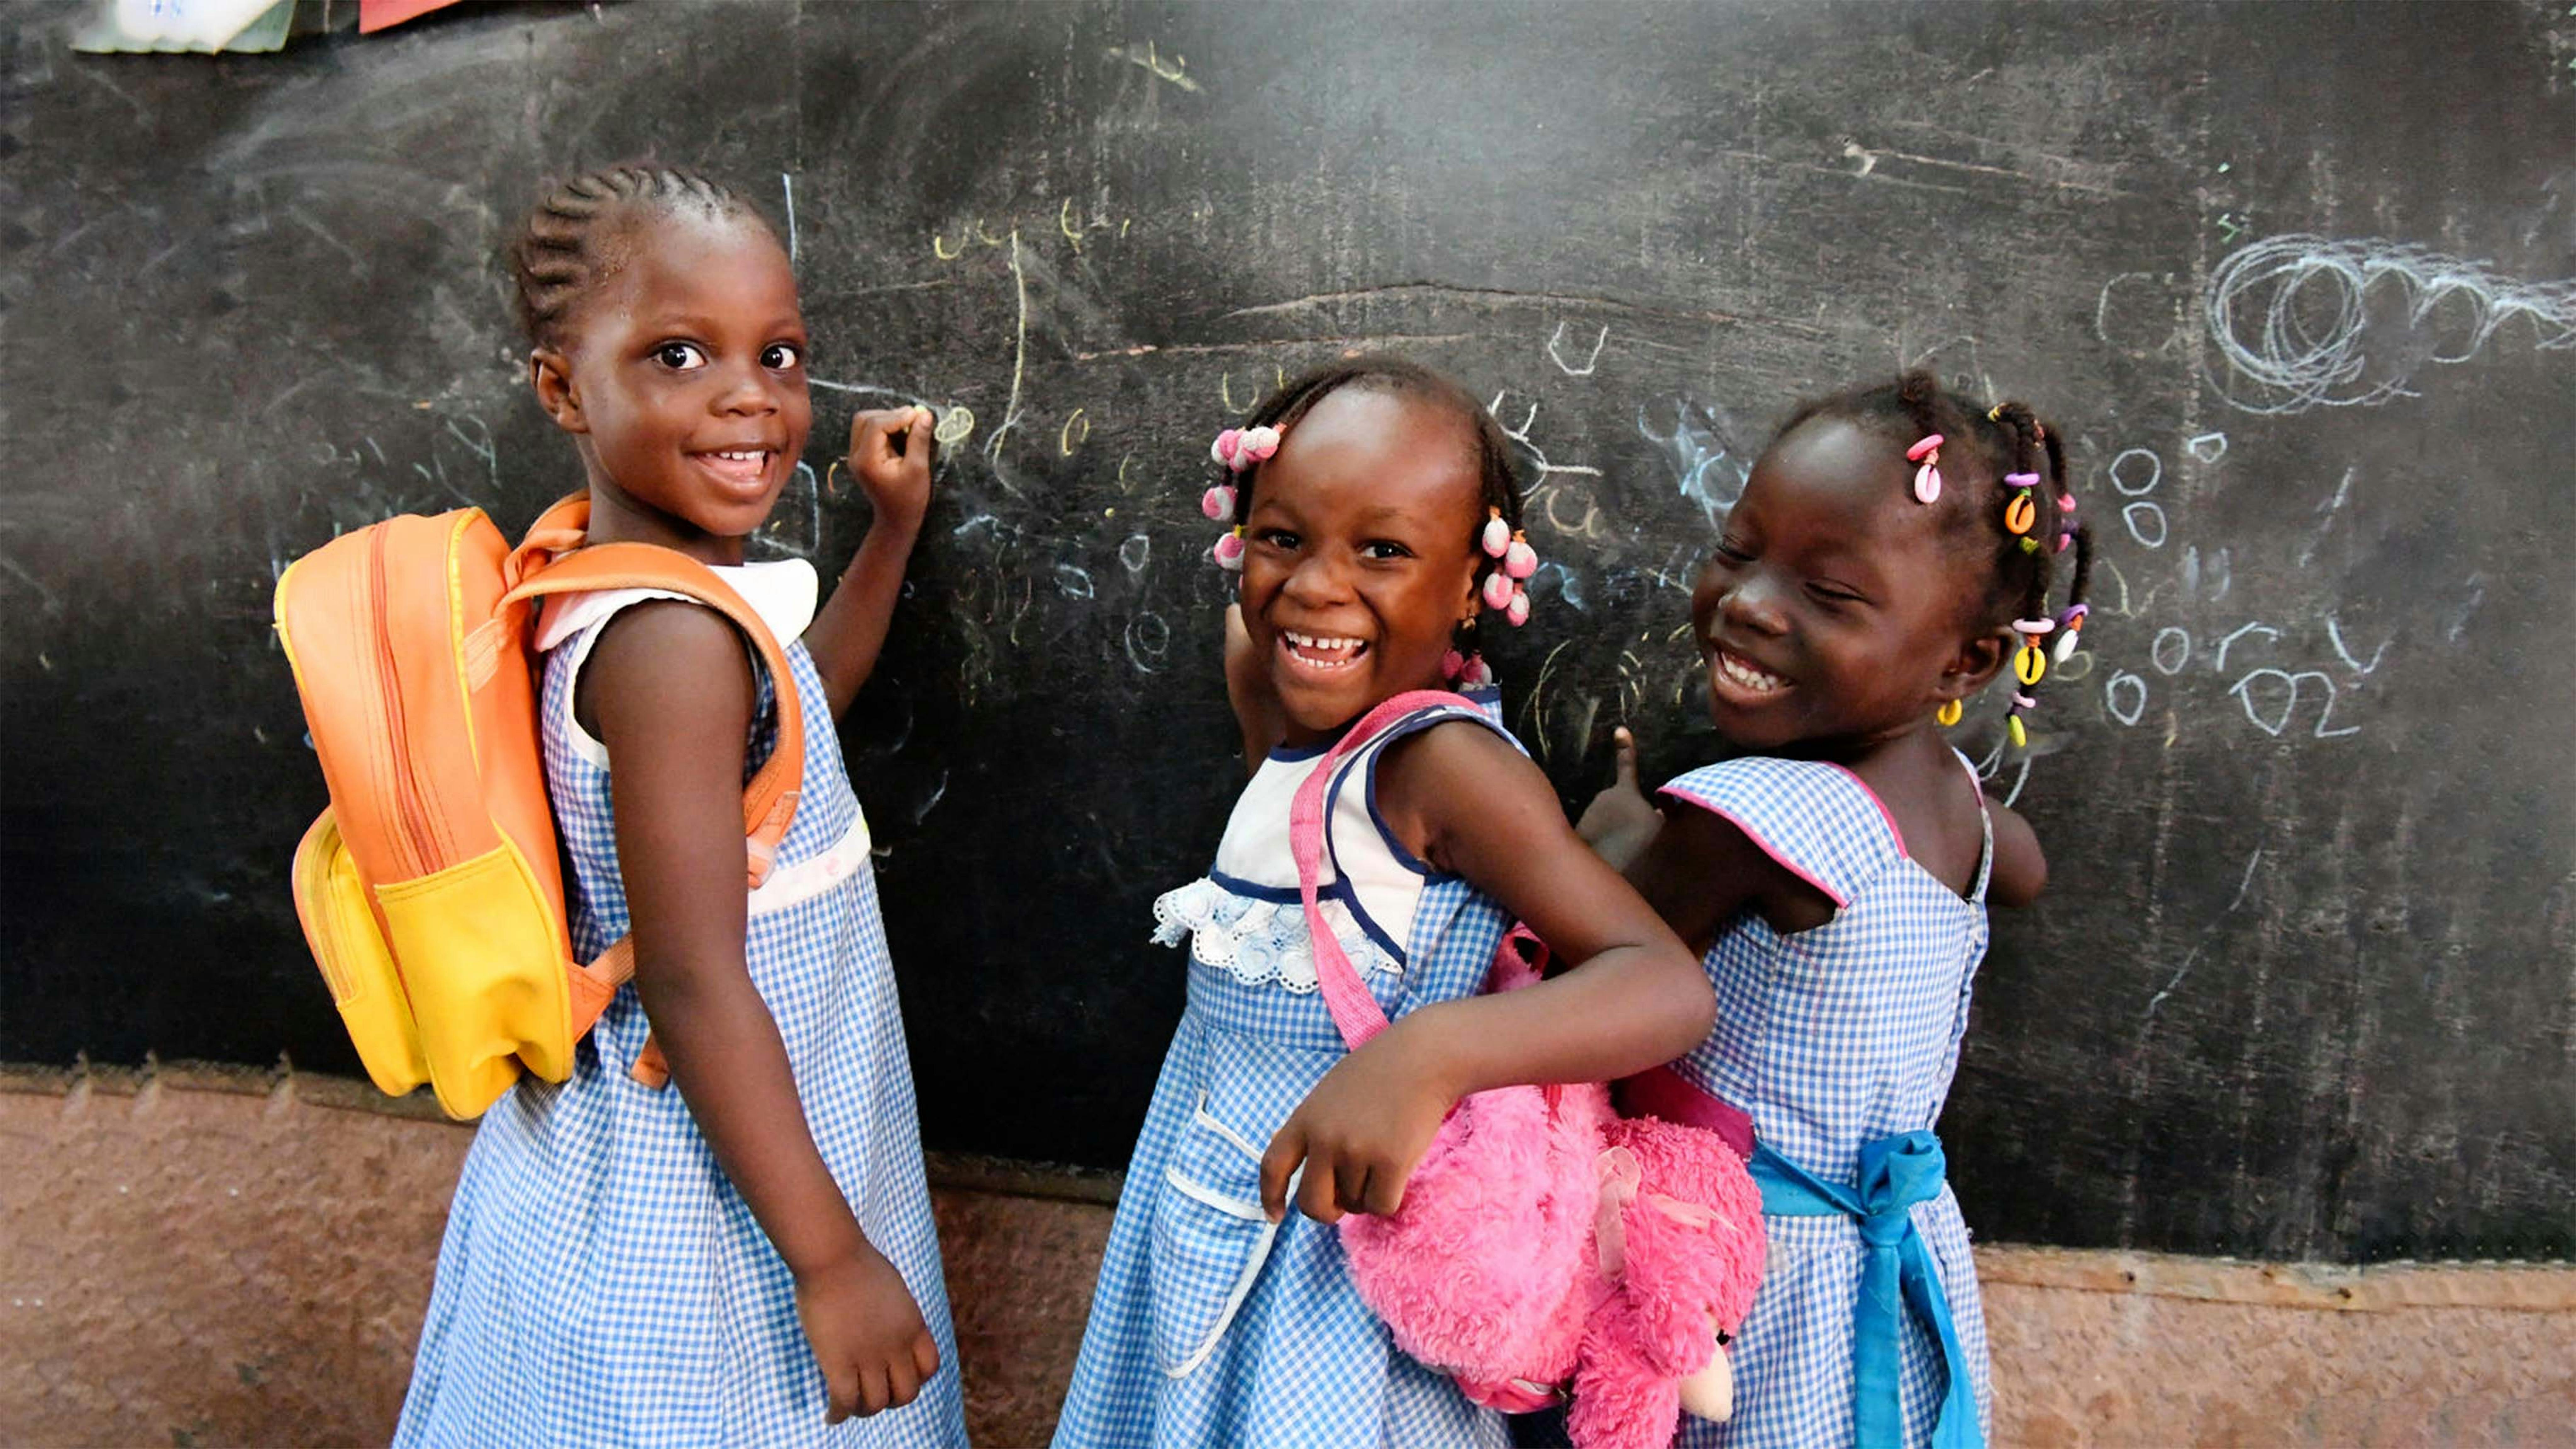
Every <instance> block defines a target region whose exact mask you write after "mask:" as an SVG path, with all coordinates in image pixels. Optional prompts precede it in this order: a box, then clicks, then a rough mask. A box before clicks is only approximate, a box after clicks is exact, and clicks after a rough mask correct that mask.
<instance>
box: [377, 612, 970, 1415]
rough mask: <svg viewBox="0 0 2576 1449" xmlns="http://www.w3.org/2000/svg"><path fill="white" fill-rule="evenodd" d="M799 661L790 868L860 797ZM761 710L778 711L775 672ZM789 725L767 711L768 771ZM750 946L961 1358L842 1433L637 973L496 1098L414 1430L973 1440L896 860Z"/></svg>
mask: <svg viewBox="0 0 2576 1449" xmlns="http://www.w3.org/2000/svg"><path fill="white" fill-rule="evenodd" d="M593 627H594V628H596V627H598V626H596V625H594V626H593ZM581 637H582V636H580V635H576V636H575V637H574V639H572V640H567V641H565V642H564V643H563V644H562V645H559V646H558V647H557V648H556V649H554V650H553V651H552V652H551V653H550V654H549V655H548V656H547V663H546V672H545V683H544V691H543V703H542V708H543V711H544V715H543V717H544V741H545V756H546V783H547V788H548V790H549V792H550V793H551V795H552V797H553V802H554V810H555V822H556V826H557V828H558V829H559V831H560V832H561V835H562V839H563V848H564V854H565V857H566V858H567V860H568V862H569V864H570V870H569V874H568V877H567V880H566V883H565V888H566V893H567V895H568V897H569V905H570V909H571V918H572V938H573V949H574V950H575V951H576V952H577V953H579V954H581V955H582V956H583V957H584V958H585V959H587V958H588V957H589V956H591V955H594V954H596V953H598V952H599V951H602V950H604V949H606V948H607V947H608V945H609V944H610V943H611V942H613V941H615V940H616V939H617V938H618V937H619V936H621V935H624V934H625V933H626V931H627V929H628V923H627V906H626V897H625V893H624V891H623V889H622V887H621V885H620V882H619V877H618V871H617V844H616V837H615V832H614V829H613V824H612V819H611V816H610V811H609V780H608V772H607V770H606V769H605V768H604V766H602V765H601V764H599V763H597V762H596V761H595V760H594V759H592V758H590V757H589V755H588V753H587V752H586V751H585V750H583V749H582V748H580V747H579V746H578V745H577V743H576V736H577V734H578V727H577V726H575V725H573V724H572V722H571V716H572V684H573V679H572V675H573V672H574V671H573V668H572V663H571V661H573V660H574V659H576V658H577V657H578V651H577V650H576V649H575V648H574V645H575V644H576V643H578V642H579V640H580V639H581ZM788 658H789V661H790V663H791V667H792V668H793V670H794V672H795V687H796V689H797V690H798V692H799V694H800V695H801V697H802V699H803V702H804V708H805V718H806V719H807V720H808V721H810V722H811V724H810V725H809V727H808V729H807V731H806V745H805V782H804V794H803V796H802V798H801V799H800V800H799V802H798V806H797V811H796V818H795V821H794V824H793V825H792V826H791V827H790V829H789V831H788V833H787V838H786V839H785V840H784V841H783V842H781V846H780V850H779V855H778V863H779V864H780V865H781V866H788V865H793V864H795V863H796V862H798V861H800V860H804V859H808V858H810V857H813V856H815V855H818V854H820V853H821V852H823V851H824V850H826V849H827V848H829V847H830V846H831V845H832V844H833V843H834V842H836V841H838V840H840V839H841V837H842V836H843V834H844V832H846V831H847V830H848V829H849V828H850V827H851V826H852V825H853V824H854V823H855V822H856V820H857V812H858V800H857V798H856V797H855V796H853V795H852V794H851V793H850V785H849V777H848V775H847V773H846V772H845V771H844V769H843V767H842V763H841V748H840V741H839V740H838V738H837V737H836V736H835V734H834V732H833V729H832V727H831V719H832V714H831V708H830V705H829V703H828V702H827V701H826V699H825V697H824V694H823V686H822V681H821V679H820V678H819V677H818V676H817V675H816V674H815V672H814V665H813V661H812V659H811V658H810V657H809V656H808V655H807V653H806V652H805V649H804V646H803V645H801V644H797V645H791V646H790V647H789V650H788ZM761 703H762V709H761V713H762V716H763V717H764V718H766V717H767V716H768V714H769V709H768V705H769V703H770V695H769V683H768V681H767V680H766V679H764V680H763V681H762V700H761ZM774 738H775V728H774V725H772V724H764V725H763V726H762V728H761V730H760V731H759V737H758V738H756V739H755V740H754V742H753V749H752V763H753V764H754V765H756V764H757V763H758V761H759V760H760V759H762V758H765V757H766V755H767V754H768V752H769V750H770V748H771V747H772V744H773V742H774ZM747 958H748V961H749V965H750V970H751V977H752V982H753V984H754V985H755V986H757V987H758V988H759V990H760V993H761V997H762V999H763V1000H764V1001H766V1002H767V1003H768V1005H769V1010H770V1014H771V1016H772V1017H774V1018H775V1019H776V1021H777V1023H778V1031H779V1035H780V1037H781V1038H783V1039H784V1041H785V1042H786V1046H787V1056H788V1061H789V1063H790V1065H791V1066H792V1067H793V1068H794V1070H795V1074H796V1082H797V1091H798V1095H799V1096H800V1098H801V1099H802V1101H803V1104H804V1108H805V1119H806V1123H807V1125H808V1126H809V1127H810V1128H811V1129H812V1131H813V1134H814V1142H815V1145H816V1146H817V1147H818V1148H820V1149H821V1150H822V1154H823V1160H824V1162H825V1163H826V1164H827V1165H828V1166H829V1167H830V1169H831V1171H832V1175H833V1177H834V1179H835V1180H836V1181H838V1182H839V1184H840V1187H841V1192H842V1194H843V1195H844V1196H846V1197H847V1198H848V1199H849V1202H850V1205H851V1207H852V1208H853V1209H854V1210H855V1211H856V1212H857V1214H858V1218H859V1223H860V1226H861V1227H862V1229H863V1230H864V1231H865V1232H866V1234H867V1237H868V1241H869V1242H871V1243H873V1244H875V1245H876V1246H877V1248H878V1249H879V1250H880V1251H882V1252H883V1253H884V1254H885V1255H886V1257H887V1258H888V1259H889V1260H890V1261H891V1262H892V1263H893V1264H894V1265H895V1267H896V1268H897V1269H898V1270H899V1271H900V1272H901V1273H902V1274H903V1278H904V1282H905V1284H906V1285H907V1286H909V1287H910V1288H911V1290H912V1295H913V1298H914V1300H915V1301H916V1302H917V1303H919V1304H920V1306H921V1312H922V1316H923V1317H924V1318H925V1319H927V1320H928V1321H929V1324H930V1328H931V1331H932V1333H933V1334H934V1335H936V1337H937V1338H938V1341H939V1354H940V1361H941V1368H940V1371H939V1374H938V1376H937V1377H936V1378H935V1379H934V1380H932V1382H931V1383H930V1384H929V1385H927V1386H926V1387H924V1389H923V1390H922V1393H921V1396H920V1397H919V1398H918V1399H916V1400H914V1401H913V1402H912V1403H911V1404H910V1405H908V1406H906V1407H904V1408H901V1409H893V1410H888V1411H887V1412H885V1413H883V1414H879V1415H877V1416H875V1417H873V1418H868V1419H854V1420H851V1421H849V1422H846V1423H843V1424H841V1425H839V1426H837V1427H832V1428H827V1427H825V1425H824V1422H823V1417H824V1411H825V1396H824V1390H823V1379H822V1376H821V1374H820V1373H819V1372H818V1371H817V1370H816V1369H815V1367H814V1361H813V1357H812V1354H811V1353H810V1351H809V1350H808V1348H807V1346H806V1343H805V1334H804V1330H803V1329H802V1328H801V1327H800V1326H799V1325H798V1322H797V1318H796V1302H795V1283H794V1280H793V1278H792V1277H791V1276H790V1275H789V1273H788V1271H787V1266H786V1264H785V1263H783V1262H781V1261H780V1259H779V1256H778V1253H777V1251H776V1250H775V1249H774V1248H772V1247H771V1246H770V1243H769V1239H768V1237H767V1235H766V1234H764V1233H763V1232H762V1231H761V1228H760V1225H759V1223H758V1222H756V1221H754V1219H753V1218H752V1215H751V1211H750V1209H749V1208H747V1207H746V1206H745V1205H744V1203H743V1200H742V1197H741V1195H740V1194H739V1193H737V1192H736V1191H735V1190H734V1187H733V1184H732V1183H731V1182H729V1181H727V1180H726V1178H725V1175H724V1171H723V1169H722V1168H720V1167H719V1166H717V1164H716V1160H715V1155H714V1153H713V1152H712V1151H711V1150H710V1149H709V1147H708V1146H707V1142H706V1139H705V1138H704V1137H702V1136H700V1135H699V1134H698V1130H697V1126H696V1124H695V1123H694V1122H693V1121H692V1120H691V1118H690V1115H689V1108H688V1104H687V1103H686V1102H685V1101H684V1100H683V1099H682V1098H681V1095H680V1093H679V1092H677V1091H676V1090H667V1091H655V1090H653V1089H652V1088H649V1087H645V1086H642V1085H639V1084H638V1083H636V1082H634V1081H632V1080H630V1079H629V1078H628V1076H627V1068H628V1067H629V1066H630V1065H631V1064H632V1063H633V1062H634V1060H635V1056H636V1053H637V1052H638V1051H640V1050H641V1049H642V1048H643V1045H644V1042H645V1038H646V1036H647V1035H648V1034H649V1030H650V1028H649V1025H648V1024H647V1022H646V1021H645V1019H644V1010H643V1007H642V1006H641V1004H640V1003H639V1002H638V1001H637V999H636V996H635V991H634V988H633V987H631V986H629V987H627V988H625V989H623V990H621V991H619V992H618V993H617V997H616V1000H615V1001H614V1002H613V1003H612V1004H611V1005H610V1006H609V1008H608V1011H607V1013H606V1014H605V1015H603V1016H602V1017H601V1018H600V1019H599V1025H598V1027H597V1028H596V1029H595V1030H594V1031H593V1032H592V1033H591V1035H590V1037H589V1038H588V1039H587V1040H585V1041H584V1042H583V1044H582V1046H581V1050H580V1054H579V1060H578V1064H577V1065H576V1067H575V1068H574V1071H573V1074H572V1076H571V1078H570V1079H569V1080H567V1081H565V1082H564V1083H563V1084H561V1085H560V1086H558V1085H554V1084H551V1083H547V1082H542V1081H539V1080H537V1079H536V1078H534V1077H523V1078H521V1079H520V1081H519V1084H518V1085H517V1086H515V1087H513V1088H512V1089H511V1090H510V1091H509V1092H508V1093H507V1094H506V1095H504V1096H503V1097H502V1098H501V1099H500V1100H499V1101H498V1102H496V1103H494V1104H493V1106H492V1109H491V1110H490V1111H489V1112H487V1113H485V1114H484V1117H483V1121H482V1125H481V1126H480V1128H479V1129H478V1130H477V1131H476V1132H475V1136H474V1146H473V1150H472V1151H471V1152H470V1153H469V1154H468V1155H467V1157H466V1162H465V1171H464V1176H463V1178H462V1180H461V1181H459V1182H458V1184H457V1188H456V1198H455V1201H454V1204H453V1205H452V1206H451V1207H450V1208H449V1210H448V1219H447V1235H446V1239H445V1241H444V1242H443V1243H442V1244H441V1245H440V1248H439V1255H438V1281H437V1286H436V1288H435V1290H434V1291H433V1292H432V1294H431V1297H430V1304H429V1319H428V1322H427V1323H426V1325H424V1326H423V1328H422V1330H421V1339H420V1352H419V1354H418V1356H417V1357H416V1358H415V1360H414V1362H413V1367H412V1381H411V1392H410V1396H409V1397H408V1398H407V1399H406V1400H405V1401H404V1404H403V1414H402V1421H401V1425H400V1427H399V1428H398V1429H397V1430H396V1434H395V1440H394V1442H395V1443H396V1444H397V1445H401V1446H439V1449H445V1446H470V1449H498V1446H550V1449H551V1446H575V1445H582V1446H587V1445H600V1446H645V1445H670V1446H675V1449H676V1446H690V1449H697V1446H706V1445H763V1446H770V1445H781V1446H784V1445H832V1446H840V1449H857V1446H866V1449H879V1446H883V1449H897V1446H903V1449H910V1446H932V1445H959V1444H964V1443H965V1442H966V1429H965V1420H964V1416H963V1409H962V1406H961V1403H960V1398H959V1394H958V1384H957V1367H956V1364H957V1348H956V1343H955V1339H954V1335H953V1334H952V1333H951V1331H950V1328H949V1319H948V1297H947V1291H946V1287H945V1285H944V1284H943V1282H942V1280H941V1277H940V1265H939V1245H938V1241H937V1239H936V1237H935V1236H934V1235H933V1231H932V1226H931V1216H930V1195H929V1191H928V1188H927V1186H926V1185H925V1183H924V1182H923V1179H922V1165H921V1142H920V1135H919V1129H918V1127H917V1125H916V1122H915V1117H914V1110H913V1095H912V1073H911V1068H910V1063H909V1059H908V1058H907V1056H906V1053H905V1049H904V1039H903V1022H902V1018H901V1016H900V1015H899V1013H898V1011H897V1009H896V1002H895V983H894V975H893V972H892V969H891V966H890V963H889V961H888V959H887V955H886V943H885V930H884V927H883V925H882V923H881V922H880V921H879V919H878V915H877V892H876V879H875V874H874V872H873V871H869V870H859V871H857V872H855V873H853V874H852V875H850V876H849V877H848V878H847V879H845V880H843V881H842V882H841V883H840V884H839V885H837V886H835V887H833V888H832V889H830V890H828V891H826V892H825V893H824V894H822V895H820V896H818V897H816V898H815V899H812V900H809V901H806V902H804V903H802V904H800V905H797V906H794V907H791V908H789V909H786V910H783V911H779V912H776V913H773V914H767V915H761V916H757V917H754V918H753V919H752V921H751V930H750V942H749V949H748V952H747Z"/></svg>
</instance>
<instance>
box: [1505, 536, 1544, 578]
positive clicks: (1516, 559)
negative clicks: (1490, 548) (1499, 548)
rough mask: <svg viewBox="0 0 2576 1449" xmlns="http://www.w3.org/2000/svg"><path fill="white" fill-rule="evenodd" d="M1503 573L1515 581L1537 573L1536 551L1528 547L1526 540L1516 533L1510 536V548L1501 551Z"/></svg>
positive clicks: (1527, 540)
mask: <svg viewBox="0 0 2576 1449" xmlns="http://www.w3.org/2000/svg"><path fill="white" fill-rule="evenodd" d="M1503 572H1504V573H1507V574H1510V575H1511V576H1512V577H1513V578H1516V579H1525V578H1528V577H1529V576H1530V575H1532V574H1534V573H1537V572H1538V550H1537V549H1534V548H1532V547H1530V546H1529V539H1528V538H1526V537H1524V536H1523V535H1521V534H1517V533H1515V534H1513V535H1512V546H1511V547H1510V548H1507V549H1505V550H1503Z"/></svg>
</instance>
